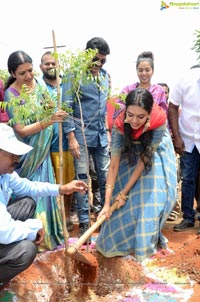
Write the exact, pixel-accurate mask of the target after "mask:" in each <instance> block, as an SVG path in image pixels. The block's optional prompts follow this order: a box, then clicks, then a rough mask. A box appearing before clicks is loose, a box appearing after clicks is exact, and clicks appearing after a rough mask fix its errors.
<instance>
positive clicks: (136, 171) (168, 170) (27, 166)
mask: <svg viewBox="0 0 200 302" xmlns="http://www.w3.org/2000/svg"><path fill="white" fill-rule="evenodd" d="M90 49H91V50H95V51H96V53H95V55H94V57H93V59H92V61H91V62H90V64H89V65H88V70H87V73H88V74H90V76H91V77H90V80H88V82H81V83H80V87H79V91H80V94H79V97H80V103H79V102H77V96H76V93H75V92H74V91H73V79H72V78H70V75H65V74H63V75H62V76H61V75H59V79H58V77H57V70H56V68H58V66H57V65H56V58H55V57H54V56H53V54H52V52H50V51H48V52H45V53H44V54H42V56H41V64H40V70H41V72H42V76H41V77H39V76H35V73H34V67H33V61H32V58H31V57H30V56H29V55H28V54H27V53H25V52H24V51H22V50H18V51H15V52H13V53H11V54H10V55H9V57H8V72H9V77H8V79H7V81H6V82H5V83H4V87H3V85H2V82H0V84H1V85H0V93H1V94H0V100H1V101H4V102H6V103H7V104H8V106H7V110H6V111H5V110H3V109H1V111H0V114H1V120H0V122H1V123H0V131H1V132H2V133H1V135H4V136H5V135H7V134H8V135H11V137H12V139H11V141H9V138H5V139H4V138H3V136H2V137H0V152H2V156H3V157H5V158H6V156H8V155H9V156H12V159H13V163H12V167H13V168H12V169H9V167H10V166H9V165H10V164H11V163H10V162H9V163H8V166H6V167H5V168H3V163H2V162H0V181H1V182H0V184H1V189H0V198H1V199H0V207H3V210H4V212H5V213H6V215H7V216H6V217H8V218H7V220H5V222H3V221H2V226H3V223H7V222H8V221H9V220H10V221H12V226H10V228H11V227H12V228H13V229H12V230H11V229H10V228H9V227H7V228H6V232H7V233H6V232H5V231H4V233H3V234H2V237H1V236H0V238H4V239H3V240H1V239H0V272H1V271H2V270H4V269H5V251H8V250H9V249H11V247H13V244H14V245H16V247H19V245H18V244H19V243H20V242H21V241H22V240H24V239H26V240H27V242H29V241H31V242H33V243H34V245H33V244H32V243H31V244H30V245H27V246H26V247H23V249H24V248H26V249H28V250H29V251H30V256H29V257H28V258H27V259H26V263H25V264H24V266H23V267H22V268H21V270H20V269H16V270H15V271H13V272H12V273H11V274H8V275H7V276H6V277H4V278H0V282H1V284H0V286H1V285H2V287H3V286H4V285H5V284H6V283H7V282H8V281H9V280H10V279H11V278H13V277H14V276H15V275H16V274H18V273H19V272H20V271H22V270H24V269H26V268H27V267H28V266H29V265H30V264H31V263H32V261H33V260H34V258H35V255H36V249H35V248H33V246H37V252H43V251H46V250H53V249H55V248H57V247H58V246H59V245H62V244H63V243H64V237H63V225H62V216H61V213H60V208H59V204H58V200H57V196H58V195H59V194H64V204H65V215H66V218H67V219H66V222H67V225H66V227H67V230H68V231H71V230H73V223H72V221H71V219H70V207H71V205H72V202H73V199H75V201H76V212H77V216H78V223H79V236H82V235H83V234H84V233H85V232H86V231H87V230H88V228H89V227H90V223H91V221H90V210H91V207H92V205H91V204H90V200H89V198H88V195H89V194H88V191H87V188H88V184H89V182H90V179H89V178H90V176H91V177H92V175H94V177H96V183H98V185H97V190H98V204H96V205H93V207H92V209H93V210H94V211H95V213H96V216H97V219H99V218H100V217H101V216H102V215H106V218H107V219H106V221H105V222H104V223H103V224H102V226H101V229H100V232H99V236H98V238H97V242H96V248H97V250H98V251H99V252H100V253H102V254H103V255H104V256H105V257H114V256H126V255H129V254H133V255H134V257H135V259H136V260H137V261H143V260H144V259H146V258H147V257H149V256H151V255H153V254H155V253H156V251H157V250H158V249H159V248H165V249H166V248H167V238H166V237H165V236H164V235H163V234H162V228H163V226H164V223H165V222H166V221H167V219H168V218H169V217H170V214H171V213H172V212H173V210H174V208H175V205H176V202H177V164H176V162H177V161H176V154H178V155H179V156H180V171H181V180H182V197H181V210H182V212H183V220H182V221H181V222H180V223H179V224H177V225H175V226H174V231H185V230H186V229H187V228H191V227H194V224H195V209H194V198H195V192H196V191H197V184H198V182H197V178H198V171H199V168H200V155H199V152H200V134H199V133H200V129H199V126H198V125H199V116H198V112H200V111H199V105H198V102H197V99H198V96H199V90H200V88H199V81H200V72H199V69H198V68H197V69H195V71H194V70H191V71H190V75H189V77H188V78H184V80H183V79H182V80H181V81H180V82H178V83H177V84H176V85H175V86H174V88H173V90H172V93H171V97H170V98H169V99H168V94H169V87H168V85H167V84H165V83H159V84H155V83H152V77H153V74H154V55H153V53H152V52H151V51H144V52H142V53H141V54H139V55H138V57H137V60H136V73H137V76H138V81H137V82H135V83H132V84H129V85H127V86H126V87H124V88H123V89H122V91H121V93H120V94H119V97H117V98H115V99H114V101H113V102H111V103H109V104H111V106H110V105H109V106H108V101H109V99H110V92H111V76H110V74H109V73H108V72H107V71H106V70H105V69H104V64H105V63H106V60H107V56H108V55H110V47H109V45H108V43H107V42H106V41H105V40H104V39H103V38H100V37H94V38H92V39H90V40H89V41H87V43H86V47H85V52H87V51H89V50H90ZM58 81H59V83H58ZM58 85H59V90H60V95H59V97H60V101H61V104H66V105H67V107H68V108H70V109H71V110H70V112H69V113H67V112H66V111H65V110H64V109H61V108H60V107H59V108H58V107H57V106H55V108H54V111H53V112H52V114H51V117H50V119H48V120H37V119H34V118H33V119H29V120H28V122H27V121H26V122H25V123H23V121H21V122H19V121H18V122H16V121H15V119H14V118H15V116H16V108H15V107H14V106H13V105H12V106H9V104H10V103H11V104H12V100H13V98H17V97H20V93H21V91H22V90H23V89H24V87H25V88H26V92H27V94H29V95H31V96H32V97H33V98H34V100H35V102H36V103H37V105H38V106H44V104H45V101H46V97H47V96H48V99H51V100H52V103H53V102H54V104H57V103H56V102H57V96H58ZM191 99H192V101H191ZM21 101H22V102H21V106H23V105H24V103H25V101H23V100H21ZM191 103H192V104H193V106H191ZM80 104H81V106H80ZM180 109H181V110H180ZM81 119H82V120H83V124H84V132H83V131H82V128H81V125H82V120H81ZM9 120H14V122H12V124H10V126H7V123H8V124H9ZM61 123H62V150H63V169H62V171H63V175H62V180H63V182H62V183H61V185H59V184H60V154H59V129H60V128H59V125H60V124H61ZM7 127H8V128H7ZM1 129H2V130H1ZM12 140H13V142H15V144H16V146H18V147H19V148H20V146H21V147H24V149H23V148H22V149H23V150H21V151H20V150H17V148H16V150H15V146H14V145H13V150H12V147H11V146H10V144H11V143H12ZM85 142H86V146H85ZM20 144H21V145H20ZM7 153H8V154H7ZM16 156H18V157H16ZM3 157H2V158H3ZM87 159H88V160H87ZM88 165H90V169H88ZM88 171H92V173H91V174H92V175H88ZM10 178H11V180H12V181H11V182H10V184H9V179H10ZM24 179H27V180H26V181H27V183H26V184H24ZM15 183H16V184H18V185H16V184H15ZM42 183H45V184H48V185H47V188H49V189H48V190H46V191H45V189H44V188H43V185H42ZM63 183H64V185H63ZM38 184H39V185H38ZM9 185H10V188H7V187H6V186H8V187H9ZM19 185H21V186H22V189H21V190H20V189H19ZM23 186H24V187H23ZM35 186H36V187H37V188H36V187H35ZM8 189H9V192H10V193H9V194H7V195H6V190H8ZM19 198H20V203H21V206H20V207H19V203H18V200H19ZM114 202H116V203H117V210H115V211H114V212H113V213H112V215H111V212H110V207H111V205H112V204H113V203H114ZM13 205H14V206H15V209H16V208H17V207H18V208H19V209H22V208H23V210H24V217H21V216H20V215H19V216H18V215H14V214H13V213H14V211H13V210H12V208H11V207H12V206H13ZM16 205H17V207H16ZM22 205H23V206H22ZM26 205H27V206H26ZM179 212H180V211H179ZM21 214H23V211H22V213H21ZM179 214H180V213H179ZM0 215H1V214H0ZM199 218H200V217H199ZM29 219H31V220H32V221H33V222H34V221H35V223H37V227H36V229H35V231H34V232H33V233H31V234H32V235H30V234H29V233H30V231H27V233H23V234H20V232H19V231H18V225H17V222H18V221H20V222H22V221H24V222H26V221H27V220H29ZM29 228H30V227H29ZM31 228H32V226H31ZM13 230H14V231H13ZM15 231H16V232H19V234H18V236H14V235H13V237H12V240H9V239H8V237H9V234H10V232H15ZM0 234H1V230H0ZM5 238H7V239H5ZM89 242H90V241H89ZM5 248H6V249H5ZM12 253H13V252H12ZM20 253H21V250H20ZM20 255H21V254H20ZM20 257H21V256H20ZM3 259H4V260H3ZM3 261H4V262H3ZM19 265H20V262H19ZM11 266H12V265H11V260H10V259H8V263H7V266H6V267H7V268H8V269H10V267H11Z"/></svg>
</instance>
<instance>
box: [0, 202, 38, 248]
mask: <svg viewBox="0 0 200 302" xmlns="http://www.w3.org/2000/svg"><path fill="white" fill-rule="evenodd" d="M41 228H42V222H41V221H40V220H39V219H27V220H26V221H19V220H14V219H12V218H11V215H10V214H9V213H8V211H7V209H6V206H5V205H4V204H2V203H0V243H1V244H9V243H12V242H16V241H20V240H23V239H29V240H31V241H33V240H35V238H36V235H37V232H38V230H40V229H41Z"/></svg>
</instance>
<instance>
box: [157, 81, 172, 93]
mask: <svg viewBox="0 0 200 302" xmlns="http://www.w3.org/2000/svg"><path fill="white" fill-rule="evenodd" d="M158 85H160V86H162V87H167V89H168V92H169V86H168V85H167V84H166V83H158Z"/></svg>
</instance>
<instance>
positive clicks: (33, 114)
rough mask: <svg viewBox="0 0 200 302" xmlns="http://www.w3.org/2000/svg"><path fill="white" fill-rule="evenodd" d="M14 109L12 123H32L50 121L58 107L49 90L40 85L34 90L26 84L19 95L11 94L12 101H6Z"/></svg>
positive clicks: (10, 108)
mask: <svg viewBox="0 0 200 302" xmlns="http://www.w3.org/2000/svg"><path fill="white" fill-rule="evenodd" d="M5 104H6V105H7V106H8V109H9V110H11V111H12V114H13V116H14V117H13V118H12V119H11V120H10V121H9V123H11V124H15V123H20V124H25V125H26V124H30V123H34V122H36V121H48V120H50V119H51V116H52V115H53V113H54V112H55V109H56V107H57V103H56V100H53V99H52V98H51V97H50V95H49V93H48V91H47V90H46V89H44V87H41V86H39V85H37V86H36V88H35V90H34V91H30V89H29V87H27V86H26V85H25V84H24V85H23V86H22V89H21V91H20V95H19V96H17V97H16V96H14V95H13V94H10V101H9V102H8V103H7V102H4V106H5Z"/></svg>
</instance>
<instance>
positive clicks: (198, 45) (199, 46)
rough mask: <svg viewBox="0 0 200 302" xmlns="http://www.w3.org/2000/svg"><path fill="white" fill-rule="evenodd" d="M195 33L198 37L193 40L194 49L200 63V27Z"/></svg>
mask: <svg viewBox="0 0 200 302" xmlns="http://www.w3.org/2000/svg"><path fill="white" fill-rule="evenodd" d="M194 35H195V37H196V38H195V40H194V41H193V42H194V45H193V47H192V50H194V51H195V52H196V53H197V60H198V63H200V29H197V30H196V31H195V33H194Z"/></svg>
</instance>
